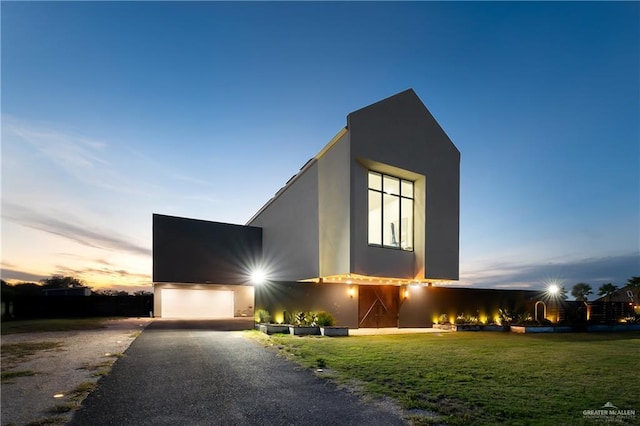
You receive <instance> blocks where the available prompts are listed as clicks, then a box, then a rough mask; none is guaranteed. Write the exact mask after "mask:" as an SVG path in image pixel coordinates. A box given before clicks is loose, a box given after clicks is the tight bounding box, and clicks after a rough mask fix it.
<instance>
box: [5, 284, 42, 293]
mask: <svg viewBox="0 0 640 426" xmlns="http://www.w3.org/2000/svg"><path fill="white" fill-rule="evenodd" d="M11 287H12V288H13V291H14V294H15V295H16V296H42V286H41V285H40V284H36V283H28V282H22V283H18V284H14V285H12V286H11Z"/></svg>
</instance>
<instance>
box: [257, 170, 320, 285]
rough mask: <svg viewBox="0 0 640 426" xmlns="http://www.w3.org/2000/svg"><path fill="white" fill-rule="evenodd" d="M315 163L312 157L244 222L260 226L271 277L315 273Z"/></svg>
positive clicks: (296, 277) (284, 278) (287, 278)
mask: <svg viewBox="0 0 640 426" xmlns="http://www.w3.org/2000/svg"><path fill="white" fill-rule="evenodd" d="M318 214H319V208H318V163H317V161H315V160H313V162H312V163H310V164H308V165H307V166H306V167H305V168H303V170H302V171H300V172H299V173H298V175H297V176H296V177H295V178H294V180H293V181H292V182H290V183H289V185H287V186H286V187H284V188H283V189H282V190H281V192H280V193H279V194H277V195H276V196H275V197H274V199H273V200H272V201H271V202H269V203H267V205H265V207H263V209H262V210H261V211H260V212H258V213H257V214H256V216H254V217H253V218H252V219H251V220H250V221H249V223H248V224H247V225H251V226H259V227H262V253H263V259H264V264H265V268H266V269H267V273H268V277H269V279H271V280H279V281H296V280H300V279H307V278H314V277H317V276H318V274H319V241H318Z"/></svg>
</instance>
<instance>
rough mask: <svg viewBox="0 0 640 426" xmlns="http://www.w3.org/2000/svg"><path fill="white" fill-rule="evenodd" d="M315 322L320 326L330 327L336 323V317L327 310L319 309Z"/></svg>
mask: <svg viewBox="0 0 640 426" xmlns="http://www.w3.org/2000/svg"><path fill="white" fill-rule="evenodd" d="M316 323H317V324H318V325H319V326H320V327H331V326H332V325H335V324H336V319H335V318H334V317H333V315H331V314H330V313H329V312H325V311H321V312H318V314H317V315H316Z"/></svg>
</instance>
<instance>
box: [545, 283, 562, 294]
mask: <svg viewBox="0 0 640 426" xmlns="http://www.w3.org/2000/svg"><path fill="white" fill-rule="evenodd" d="M547 291H548V292H549V294H558V292H559V291H560V287H558V285H557V284H551V285H550V286H549V288H547Z"/></svg>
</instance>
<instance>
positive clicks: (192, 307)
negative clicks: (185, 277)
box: [161, 288, 233, 318]
mask: <svg viewBox="0 0 640 426" xmlns="http://www.w3.org/2000/svg"><path fill="white" fill-rule="evenodd" d="M161 301H162V317H163V318H233V291H222V290H193V289H188V290H187V289H177V288H163V289H162V296H161Z"/></svg>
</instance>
